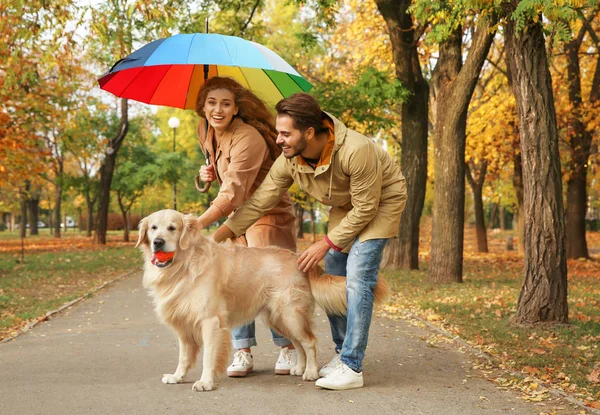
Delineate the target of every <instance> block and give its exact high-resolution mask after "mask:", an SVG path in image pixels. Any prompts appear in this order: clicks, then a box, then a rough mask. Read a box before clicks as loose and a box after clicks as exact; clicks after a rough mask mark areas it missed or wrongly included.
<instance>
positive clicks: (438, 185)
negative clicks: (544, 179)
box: [429, 19, 495, 284]
mask: <svg viewBox="0 0 600 415" xmlns="http://www.w3.org/2000/svg"><path fill="white" fill-rule="evenodd" d="M494 33H495V31H494V30H491V28H490V21H488V20H485V19H482V20H481V21H480V22H479V27H478V28H477V32H476V33H475V34H474V36H473V42H472V45H471V48H470V51H469V55H468V56H467V59H466V61H465V64H464V66H463V65H462V59H463V58H462V35H463V33H462V27H458V28H457V29H456V30H455V31H454V32H453V33H452V34H451V35H450V36H449V37H448V39H447V40H446V41H444V42H443V43H441V44H440V53H439V59H438V63H437V65H436V68H435V71H434V76H433V81H432V83H433V85H434V87H435V93H436V97H435V98H436V101H437V102H439V103H440V104H441V105H436V120H435V134H434V171H435V183H434V197H433V200H434V202H433V221H432V232H431V233H432V241H431V261H430V266H429V281H430V282H432V283H436V284H439V283H448V282H462V267H463V242H464V223H465V141H466V125H467V110H468V107H469V102H470V101H471V97H472V95H473V91H474V90H475V86H476V83H477V79H478V78H479V73H480V71H481V67H482V66H483V62H484V61H485V58H486V56H487V54H488V51H489V49H490V46H491V43H492V39H493V37H494Z"/></svg>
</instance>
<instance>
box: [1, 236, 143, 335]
mask: <svg viewBox="0 0 600 415" xmlns="http://www.w3.org/2000/svg"><path fill="white" fill-rule="evenodd" d="M70 242H74V243H73V244H72V246H71V247H69V246H68V245H70V244H68V241H67V243H66V244H65V246H64V247H63V248H61V249H57V248H56V245H52V249H51V250H50V251H41V252H40V251H39V250H38V251H36V252H33V253H32V252H29V253H28V254H26V256H25V262H24V263H19V262H18V261H17V258H18V256H19V255H18V254H15V253H7V252H0V339H2V338H5V337H10V336H11V335H13V334H14V333H15V332H16V331H18V330H19V329H20V328H21V327H23V326H24V325H26V324H28V323H29V322H30V321H32V320H35V319H37V318H39V317H41V316H44V315H45V314H46V313H47V312H48V311H51V310H54V309H56V308H58V307H60V306H61V305H62V304H64V303H67V302H69V301H71V300H73V299H75V298H78V297H80V296H82V295H84V294H86V293H88V292H90V291H92V290H93V289H94V288H96V287H97V286H99V285H101V284H103V283H104V282H106V281H110V280H112V279H114V278H115V277H117V276H119V275H122V274H124V273H126V272H128V271H131V270H134V269H136V268H140V267H141V264H142V262H141V258H140V253H139V251H138V250H137V249H134V248H133V244H123V245H121V244H118V245H120V246H108V247H104V246H98V245H94V246H92V245H91V242H88V241H87V240H84V241H81V240H77V241H76V242H75V241H74V240H71V241H70ZM38 244H39V243H38Z"/></svg>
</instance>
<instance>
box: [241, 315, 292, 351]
mask: <svg viewBox="0 0 600 415" xmlns="http://www.w3.org/2000/svg"><path fill="white" fill-rule="evenodd" d="M255 332H256V330H255V326H254V321H253V322H251V323H248V324H246V325H245V326H240V327H236V328H234V329H233V330H231V336H232V338H233V341H232V345H233V348H234V349H249V348H251V347H252V346H256V335H255ZM271 334H272V335H273V343H275V345H276V346H279V347H285V346H289V345H290V344H292V342H291V341H289V340H288V339H286V338H285V337H282V336H281V335H280V334H279V333H277V332H276V331H274V330H273V329H271Z"/></svg>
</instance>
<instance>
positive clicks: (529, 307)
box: [505, 0, 568, 324]
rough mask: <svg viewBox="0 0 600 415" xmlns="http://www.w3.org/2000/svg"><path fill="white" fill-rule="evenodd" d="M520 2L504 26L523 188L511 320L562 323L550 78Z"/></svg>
mask: <svg viewBox="0 0 600 415" xmlns="http://www.w3.org/2000/svg"><path fill="white" fill-rule="evenodd" d="M521 3H523V2H520V1H517V0H513V1H511V2H507V7H508V12H509V15H508V16H509V18H508V19H507V21H506V27H505V36H506V45H507V59H508V63H509V66H510V72H511V74H512V75H511V76H512V90H513V93H514V95H515V99H516V103H517V111H518V115H519V130H520V135H521V155H522V166H523V186H524V192H523V196H524V198H523V209H524V242H525V247H524V248H525V278H524V282H523V286H522V288H521V294H520V296H519V302H518V306H517V314H516V317H515V321H516V322H517V323H524V324H528V323H538V322H544V321H547V322H552V321H553V322H567V321H568V305H567V265H566V257H565V219H564V209H563V203H562V181H561V170H560V159H559V152H558V133H557V124H556V111H555V107H554V97H553V94H552V79H551V76H550V71H549V68H548V60H547V55H546V48H545V37H544V29H543V27H542V13H540V10H539V8H538V7H534V6H533V5H532V4H529V3H523V4H521ZM527 6H529V7H527ZM544 6H545V9H544V15H546V16H555V13H557V12H558V13H565V10H564V8H563V9H562V10H558V9H555V8H554V7H553V5H552V4H551V3H550V2H545V4H544Z"/></svg>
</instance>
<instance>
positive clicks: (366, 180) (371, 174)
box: [225, 114, 407, 250]
mask: <svg viewBox="0 0 600 415" xmlns="http://www.w3.org/2000/svg"><path fill="white" fill-rule="evenodd" d="M326 115H328V116H329V118H330V119H331V121H329V120H326V121H325V122H324V124H325V125H326V126H328V127H329V129H330V138H329V141H328V143H327V145H326V146H325V148H324V149H323V152H322V154H321V159H320V161H319V164H318V165H317V166H316V168H315V169H313V168H312V167H310V166H309V165H308V164H307V163H306V161H305V160H304V159H303V158H302V157H301V156H296V157H294V158H291V159H286V158H285V157H284V156H283V155H281V156H279V158H278V159H277V160H276V161H275V163H274V164H273V166H272V167H271V170H270V171H269V174H268V175H267V177H266V178H265V180H264V181H263V182H262V183H261V185H260V187H259V188H258V189H257V190H256V192H254V194H253V195H252V197H251V198H250V199H248V200H247V201H246V203H244V204H243V205H242V206H241V207H240V208H239V209H238V210H237V211H236V212H235V213H234V214H233V215H231V216H230V217H229V219H228V220H227V221H226V222H225V225H226V226H227V227H228V228H229V229H231V230H232V232H233V233H235V234H236V235H240V234H243V233H244V231H245V230H246V229H247V228H248V227H249V226H250V225H252V224H253V223H254V222H255V221H256V220H257V219H258V218H260V217H261V216H262V214H263V212H265V211H268V210H269V209H271V208H272V207H273V206H276V205H277V203H278V201H279V200H280V198H281V197H282V196H283V195H284V194H285V192H286V190H287V189H288V188H289V187H290V186H291V185H292V183H293V182H294V181H295V182H297V183H298V184H299V186H300V187H301V188H302V189H303V190H304V191H305V192H307V193H308V194H310V195H311V196H313V197H314V198H315V199H317V200H318V201H319V202H321V203H322V204H324V205H326V206H331V211H330V214H329V227H328V233H327V237H328V238H329V241H330V245H331V244H333V245H334V248H336V249H341V250H348V249H349V248H350V246H351V244H352V242H353V241H354V239H355V238H356V237H358V238H359V240H360V241H361V242H362V241H365V240H369V239H377V238H391V237H394V236H397V235H398V228H399V225H400V216H401V214H402V211H403V210H404V206H405V204H406V198H407V193H406V181H405V179H404V176H403V175H402V172H401V171H400V167H399V166H398V164H397V163H396V162H395V161H394V160H393V159H392V158H391V157H390V155H389V154H388V153H387V152H385V150H383V149H382V148H381V147H380V146H378V145H377V144H375V143H374V142H373V141H372V140H371V139H369V138H367V137H365V136H364V135H362V134H359V133H357V132H356V131H353V130H350V129H348V128H347V127H346V126H345V125H344V124H343V123H342V122H340V121H339V120H338V119H337V118H335V117H333V116H331V115H330V114H326Z"/></svg>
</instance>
